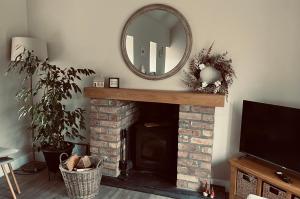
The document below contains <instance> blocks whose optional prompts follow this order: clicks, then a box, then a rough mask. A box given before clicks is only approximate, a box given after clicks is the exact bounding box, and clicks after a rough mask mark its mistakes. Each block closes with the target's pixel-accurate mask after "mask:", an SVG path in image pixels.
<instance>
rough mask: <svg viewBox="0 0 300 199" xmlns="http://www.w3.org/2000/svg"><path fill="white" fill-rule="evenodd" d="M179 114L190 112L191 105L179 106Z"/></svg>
mask: <svg viewBox="0 0 300 199" xmlns="http://www.w3.org/2000/svg"><path fill="white" fill-rule="evenodd" d="M179 109H180V112H190V110H191V105H183V104H181V105H180V106H179Z"/></svg>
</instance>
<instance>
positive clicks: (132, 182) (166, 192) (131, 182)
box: [101, 174, 225, 199]
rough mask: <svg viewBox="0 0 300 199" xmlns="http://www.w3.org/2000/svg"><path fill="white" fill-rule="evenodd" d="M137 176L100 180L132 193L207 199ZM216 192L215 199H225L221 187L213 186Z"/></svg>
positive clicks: (196, 193) (168, 184)
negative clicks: (124, 178)
mask: <svg viewBox="0 0 300 199" xmlns="http://www.w3.org/2000/svg"><path fill="white" fill-rule="evenodd" d="M137 176H138V175H135V174H134V175H130V177H128V178H127V179H126V180H121V179H118V178H114V177H108V176H103V177H102V180H101V184H102V185H107V186H112V187H118V188H123V189H128V190H133V191H139V192H144V193H150V194H155V195H160V196H165V197H170V198H176V199H199V198H203V199H208V198H207V197H204V196H203V195H202V193H198V192H195V191H189V190H183V189H178V188H176V187H175V186H174V185H173V184H171V183H169V182H167V181H163V180H161V181H159V182H158V181H157V179H155V178H156V177H153V178H152V179H151V177H150V178H149V176H147V178H148V179H147V180H145V179H142V178H140V177H137ZM214 188H215V192H216V197H215V198H216V199H225V189H224V188H223V187H219V186H214Z"/></svg>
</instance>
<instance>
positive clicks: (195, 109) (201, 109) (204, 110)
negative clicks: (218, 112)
mask: <svg viewBox="0 0 300 199" xmlns="http://www.w3.org/2000/svg"><path fill="white" fill-rule="evenodd" d="M191 110H192V112H197V113H208V114H215V108H212V107H205V106H191Z"/></svg>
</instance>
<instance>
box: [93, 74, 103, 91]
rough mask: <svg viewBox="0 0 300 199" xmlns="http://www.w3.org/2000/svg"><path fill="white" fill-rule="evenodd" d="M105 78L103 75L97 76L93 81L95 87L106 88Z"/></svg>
mask: <svg viewBox="0 0 300 199" xmlns="http://www.w3.org/2000/svg"><path fill="white" fill-rule="evenodd" d="M104 85H105V78H104V77H103V76H102V75H96V76H95V77H94V80H93V86H94V87H100V88H104Z"/></svg>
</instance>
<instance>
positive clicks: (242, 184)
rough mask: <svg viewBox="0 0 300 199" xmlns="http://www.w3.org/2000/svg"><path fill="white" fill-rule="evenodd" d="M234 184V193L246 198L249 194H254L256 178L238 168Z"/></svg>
mask: <svg viewBox="0 0 300 199" xmlns="http://www.w3.org/2000/svg"><path fill="white" fill-rule="evenodd" d="M236 186H237V189H236V195H238V196H239V197H241V198H247V196H248V195H249V194H256V188H257V178H256V177H255V176H252V175H249V174H247V173H244V172H242V171H239V170H238V172H237V185H236Z"/></svg>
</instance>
